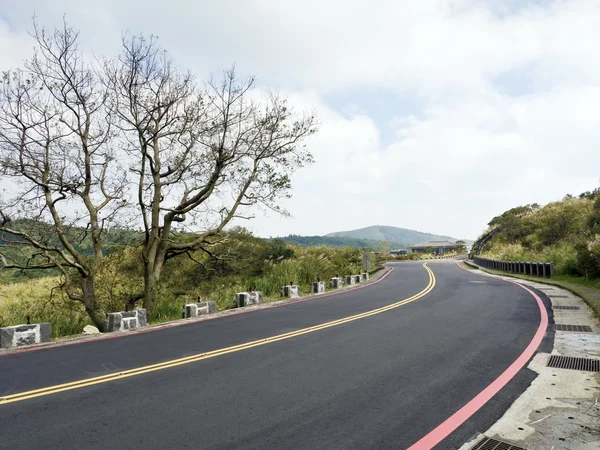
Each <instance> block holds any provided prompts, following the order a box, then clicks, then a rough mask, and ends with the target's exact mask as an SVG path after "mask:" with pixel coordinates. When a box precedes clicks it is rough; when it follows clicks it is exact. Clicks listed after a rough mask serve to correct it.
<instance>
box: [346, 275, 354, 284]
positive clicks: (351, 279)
mask: <svg viewBox="0 0 600 450" xmlns="http://www.w3.org/2000/svg"><path fill="white" fill-rule="evenodd" d="M346 284H348V285H351V284H356V276H355V275H346Z"/></svg>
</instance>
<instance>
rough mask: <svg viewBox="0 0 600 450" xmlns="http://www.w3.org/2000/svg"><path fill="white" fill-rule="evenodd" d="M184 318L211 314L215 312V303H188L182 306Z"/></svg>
mask: <svg viewBox="0 0 600 450" xmlns="http://www.w3.org/2000/svg"><path fill="white" fill-rule="evenodd" d="M184 312H185V314H184V318H186V319H189V318H191V317H198V316H203V315H205V314H212V313H216V312H217V307H216V305H215V302H196V303H188V304H187V305H185V306H184Z"/></svg>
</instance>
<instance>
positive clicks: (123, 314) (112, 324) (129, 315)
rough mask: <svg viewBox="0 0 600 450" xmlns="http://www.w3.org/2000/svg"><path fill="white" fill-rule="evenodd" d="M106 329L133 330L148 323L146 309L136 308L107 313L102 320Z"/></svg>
mask: <svg viewBox="0 0 600 450" xmlns="http://www.w3.org/2000/svg"><path fill="white" fill-rule="evenodd" d="M104 325H105V327H106V331H123V330H133V329H134V328H139V327H144V326H146V325H148V319H147V317H146V310H145V309H144V308H136V309H134V310H133V311H120V312H114V313H107V314H106V320H105V321H104Z"/></svg>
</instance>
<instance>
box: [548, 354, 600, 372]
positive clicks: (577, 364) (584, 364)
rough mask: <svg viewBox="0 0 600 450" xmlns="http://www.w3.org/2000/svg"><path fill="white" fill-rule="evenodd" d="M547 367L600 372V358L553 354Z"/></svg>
mask: <svg viewBox="0 0 600 450" xmlns="http://www.w3.org/2000/svg"><path fill="white" fill-rule="evenodd" d="M546 366H547V367H555V368H557V369H571V370H584V371H586V372H600V359H590V358H576V357H574V356H558V355H551V356H550V359H548V364H546Z"/></svg>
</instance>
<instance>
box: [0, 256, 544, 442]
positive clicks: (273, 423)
mask: <svg viewBox="0 0 600 450" xmlns="http://www.w3.org/2000/svg"><path fill="white" fill-rule="evenodd" d="M429 267H430V268H431V269H432V270H433V272H434V273H435V277H436V285H435V287H434V289H433V291H431V292H430V293H429V294H427V295H426V296H424V297H423V298H420V299H418V300H416V301H414V302H411V303H408V304H405V305H403V306H400V307H398V308H395V309H391V310H389V311H386V312H382V313H381V314H376V315H372V316H369V317H365V318H361V319H360V320H355V321H352V322H348V323H344V324H340V325H337V326H333V327H329V328H326V329H323V330H319V331H314V332H311V333H308V334H303V335H300V336H296V337H292V338H289V339H285V340H280V341H277V342H273V343H268V344H266V345H260V346H255V347H251V348H248V349H245V350H242V351H237V352H234V353H227V354H223V355H221V356H217V357H214V358H210V359H206V360H202V361H198V362H193V363H190V364H185V365H180V366H176V367H171V368H167V369H164V370H159V371H153V372H150V373H144V374H141V375H137V376H132V377H128V378H124V379H118V380H114V381H110V382H107V383H101V384H97V385H93V386H88V387H84V388H80V389H76V390H66V391H64V392H59V393H56V394H52V395H47V396H41V397H37V398H31V399H27V400H23V401H19V402H14V403H9V404H4V405H3V404H1V403H0V448H2V449H4V448H6V449H20V448H61V449H67V448H77V449H80V448H153V449H154V448H156V449H165V448H194V449H199V448H202V449H205V448H206V449H283V448H285V449H288V448H289V449H321V448H325V449H353V448H356V449H370V448H374V449H383V448H390V449H405V448H408V447H409V446H410V445H412V444H413V443H415V442H417V441H418V440H419V439H420V438H421V437H423V436H424V435H426V434H427V433H428V432H429V431H431V430H432V429H434V428H435V427H436V426H437V425H439V424H440V423H442V422H443V421H444V420H445V419H447V418H448V417H449V416H450V415H452V414H453V413H454V412H455V411H457V410H458V409H460V408H461V407H462V406H463V405H464V404H465V403H467V402H468V401H469V400H470V399H471V398H473V397H474V396H476V395H477V394H478V393H479V392H481V391H482V390H483V389H484V388H485V387H487V386H488V385H489V384H490V383H491V382H493V381H494V380H495V379H496V378H497V377H498V375H500V374H501V373H502V372H503V371H504V370H505V369H506V368H507V367H508V366H509V365H510V364H511V363H512V362H513V361H514V360H515V359H517V358H518V356H519V355H520V354H521V353H522V352H523V350H524V349H525V348H526V347H527V345H528V344H529V343H530V341H531V339H532V337H533V336H534V334H535V331H536V329H537V327H538V325H539V321H540V312H539V308H538V305H537V303H536V301H535V299H534V298H533V297H532V296H530V295H529V294H528V293H527V292H526V291H524V290H523V289H521V288H519V287H518V286H516V285H514V284H511V283H507V282H503V281H500V280H496V279H492V278H488V277H481V276H478V275H475V274H472V273H470V272H468V271H464V270H462V269H460V268H459V267H458V266H456V265H455V264H454V263H452V262H439V263H438V262H434V263H430V264H429ZM428 282H429V276H428V273H427V271H426V270H425V269H424V268H423V266H422V264H420V263H402V264H398V265H396V266H395V270H394V271H393V272H391V273H390V274H389V275H388V276H387V277H386V278H385V279H384V280H382V281H381V282H380V283H377V284H375V285H373V286H371V287H367V288H364V289H360V290H356V291H352V292H347V293H342V294H339V295H335V296H330V297H326V298H322V299H315V300H311V301H308V302H303V303H296V304H292V305H286V306H283V307H279V308H273V309H265V310H261V311H257V312H253V313H250V314H242V315H233V316H224V317H222V318H219V319H216V320H210V321H205V322H196V323H191V324H186V325H183V326H178V327H174V328H168V329H161V330H158V331H153V332H150V333H144V334H135V335H131V336H127V337H122V338H117V339H108V340H101V341H94V342H87V343H83V344H78V345H70V346H64V347H56V348H48V349H44V350H39V351H34V352H28V353H16V354H10V355H4V356H0V396H5V395H10V394H15V393H19V392H23V391H28V390H32V389H37V388H43V387H46V386H51V385H56V384H60V383H67V382H70V381H75V380H80V379H85V378H89V377H96V376H100V375H104V374H108V373H114V372H118V371H122V370H127V369H132V368H136V367H140V366H144V365H148V364H154V363H159V362H163V361H167V360H172V359H175V358H181V357H185V356H189V355H194V354H198V353H201V352H206V351H212V350H216V349H220V348H223V347H229V346H232V345H237V344H242V343H245V342H248V341H253V340H257V339H264V338H268V337H270V336H274V335H279V334H281V333H287V332H291V331H295V330H298V329H302V328H306V327H314V326H316V325H319V324H322V323H324V322H328V321H332V320H336V319H340V318H343V317H346V316H350V315H353V314H358V313H363V312H366V311H370V310H373V309H376V308H379V307H382V306H386V305H389V304H392V303H394V302H397V301H399V300H402V299H405V298H408V297H410V296H412V295H414V294H417V293H418V292H420V291H422V290H423V289H424V288H425V287H426V285H427V283H428ZM544 301H545V302H547V299H544ZM546 307H548V304H547V303H546ZM552 339H553V333H552V332H551V331H548V332H547V336H546V338H545V339H544V341H543V343H542V346H541V348H540V349H539V350H540V351H548V350H549V349H550V348H551V345H552ZM533 378H534V374H533V373H532V372H530V371H529V370H528V369H523V370H521V371H520V372H519V374H518V375H517V376H516V377H515V378H514V379H513V380H512V381H511V382H510V383H509V384H508V385H507V386H506V387H505V388H504V389H502V390H501V391H500V392H499V393H498V394H497V395H496V396H495V397H494V398H493V399H492V400H490V401H489V402H488V403H487V404H486V405H485V406H484V407H483V408H482V409H481V410H479V411H478V412H477V413H476V414H475V415H473V416H472V417H471V418H470V419H469V420H467V421H466V422H465V423H464V424H463V425H462V426H461V427H459V428H458V429H457V430H456V431H454V432H453V433H452V434H451V435H450V436H449V437H448V438H446V439H445V440H444V441H442V442H441V443H440V444H439V445H438V446H437V447H436V448H440V449H442V448H444V449H446V448H448V449H454V448H458V447H460V445H462V444H463V443H464V442H465V441H467V440H469V439H470V438H472V437H473V436H474V435H475V434H476V433H477V432H480V431H483V430H485V429H487V428H488V427H489V426H490V425H491V424H492V423H493V422H494V421H495V420H497V419H498V418H499V417H500V416H501V415H502V414H503V412H504V411H505V410H506V409H507V408H508V407H509V406H510V404H511V403H512V402H513V401H514V399H516V398H517V397H518V396H519V395H520V393H521V392H522V391H524V390H525V389H526V387H527V386H528V385H529V383H530V382H531V380H532V379H533Z"/></svg>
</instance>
